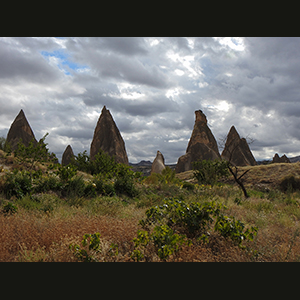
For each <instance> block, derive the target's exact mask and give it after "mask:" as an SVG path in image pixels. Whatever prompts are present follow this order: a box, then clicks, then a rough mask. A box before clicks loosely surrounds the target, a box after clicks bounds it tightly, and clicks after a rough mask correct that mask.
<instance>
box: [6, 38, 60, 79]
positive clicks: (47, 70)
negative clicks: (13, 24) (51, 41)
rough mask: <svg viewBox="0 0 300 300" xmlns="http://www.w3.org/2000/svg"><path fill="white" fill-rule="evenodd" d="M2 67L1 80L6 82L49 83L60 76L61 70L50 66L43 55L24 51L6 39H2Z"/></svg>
mask: <svg viewBox="0 0 300 300" xmlns="http://www.w3.org/2000/svg"><path fill="white" fill-rule="evenodd" d="M0 69H1V72H0V80H2V81H5V82H11V81H12V80H17V81H22V80H23V81H31V82H36V83H43V84H45V83H48V84H49V83H50V82H52V81H56V80H58V78H59V72H58V71H57V70H55V69H53V68H52V67H51V66H49V64H48V63H47V62H46V61H45V60H44V59H43V57H42V56H41V55H39V54H36V53H34V52H31V51H29V52H22V51H21V50H19V49H18V47H13V46H10V45H8V44H7V43H6V42H4V41H0ZM14 84H16V82H14Z"/></svg>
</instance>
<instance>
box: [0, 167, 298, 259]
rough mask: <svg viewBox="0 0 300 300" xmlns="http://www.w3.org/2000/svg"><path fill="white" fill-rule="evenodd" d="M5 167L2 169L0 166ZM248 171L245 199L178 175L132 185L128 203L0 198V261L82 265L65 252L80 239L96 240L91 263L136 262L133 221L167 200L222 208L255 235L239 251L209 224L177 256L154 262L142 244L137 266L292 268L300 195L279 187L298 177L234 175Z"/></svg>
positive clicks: (292, 170) (260, 172) (268, 171)
mask: <svg viewBox="0 0 300 300" xmlns="http://www.w3.org/2000/svg"><path fill="white" fill-rule="evenodd" d="M0 163H1V162H0ZM2 164H4V162H3V161H2ZM5 165H6V166H7V168H8V167H9V164H7V162H5ZM247 168H250V169H251V170H250V171H249V172H248V173H247V174H246V175H245V178H244V183H245V186H246V187H247V191H248V193H249V195H250V197H249V198H248V199H245V198H244V197H243V194H242V192H241V191H240V189H239V187H238V186H236V185H235V184H234V183H233V182H232V181H231V180H227V181H226V183H225V182H223V183H222V184H218V185H214V186H210V185H201V184H197V183H195V182H194V183H191V185H184V184H183V183H184V180H188V181H192V182H193V180H191V179H192V173H191V172H186V173H181V174H177V175H176V179H174V180H172V181H169V182H168V180H166V179H165V180H163V181H162V180H161V181H159V182H156V181H155V180H154V181H151V180H141V179H139V180H136V181H135V188H136V190H137V191H138V193H137V194H136V195H135V196H132V197H129V196H126V195H121V194H114V195H110V196H103V195H96V196H93V197H85V196H80V197H78V196H76V195H73V196H68V197H66V196H63V195H62V194H60V193H57V192H53V191H48V192H44V193H36V194H31V195H30V194H27V195H24V196H23V197H18V198H16V197H11V198H10V199H7V197H6V196H5V194H4V193H3V192H1V191H0V209H1V211H2V213H0V261H30V262H33V261H44V262H52V261H54V262H76V261H82V257H80V256H79V255H78V253H77V254H76V253H75V251H74V247H73V249H72V247H71V248H70V245H73V246H74V245H79V246H80V247H81V248H84V246H83V244H81V241H82V240H83V236H84V235H85V234H93V233H96V232H98V233H100V241H99V242H98V244H97V247H98V248H97V251H96V250H95V251H94V250H93V249H89V250H87V252H88V254H89V255H90V257H93V259H94V260H95V261H100V262H101V261H135V259H134V258H133V256H132V253H133V251H134V249H135V239H136V238H137V236H138V235H137V234H138V230H142V227H141V225H140V224H139V221H140V220H142V219H145V218H146V212H147V210H149V209H150V208H152V207H155V206H159V205H162V204H163V203H164V201H165V199H170V198H172V199H175V198H176V199H180V201H183V202H184V203H186V204H187V205H192V204H193V203H200V204H203V203H206V202H214V203H217V204H222V205H225V206H226V208H222V209H221V211H222V213H224V214H226V216H230V217H234V218H235V219H236V220H240V222H242V223H243V224H244V226H245V229H247V228H250V227H252V226H253V227H256V228H257V229H258V230H257V235H256V236H254V238H253V241H251V240H245V241H243V243H242V245H243V248H241V247H239V246H238V245H237V244H236V243H234V242H233V240H231V239H228V238H225V237H224V236H222V235H221V234H220V233H219V232H216V231H214V230H213V226H214V224H215V222H216V220H215V219H214V220H213V221H212V224H211V227H210V228H209V241H208V242H207V243H202V242H199V240H198V239H196V238H195V237H190V241H191V243H190V244H184V243H183V244H181V245H180V248H179V250H178V251H175V252H174V253H172V254H171V255H169V256H168V257H167V258H166V259H161V257H160V256H159V255H158V252H157V248H155V247H154V246H153V245H152V246H151V245H150V242H149V244H147V247H146V246H145V249H144V252H143V253H144V254H145V256H144V258H143V259H140V260H141V261H176V262H177V261H178V262H180V261H197V262H204V261H211V262H219V261H220V262H221V261H230V262H249V261H251V262H252V261H253V262H265V261H299V260H300V226H299V220H300V206H299V204H300V192H299V191H298V190H295V191H294V190H292V189H289V190H287V191H286V192H282V191H281V190H280V189H279V188H278V187H279V184H280V182H281V180H282V179H283V178H284V177H286V176H289V175H294V176H295V177H297V176H299V174H300V164H299V163H295V164H271V165H266V166H254V167H243V168H242V167H241V168H240V171H241V172H242V171H243V170H246V169H247ZM7 172H8V171H5V170H3V169H2V172H1V173H2V174H1V175H2V176H1V177H0V178H1V180H2V187H3V184H4V177H5V175H4V176H3V174H5V173H7ZM81 175H83V174H81ZM85 177H86V178H85V180H89V179H90V178H91V177H90V176H89V175H87V174H86V175H85ZM178 178H180V179H178ZM8 203H12V204H13V205H14V207H16V209H17V211H16V212H15V213H5V209H4V208H5V207H7V204H8ZM176 230H177V229H176V228H175V232H180V231H176ZM174 236H176V234H175V235H172V236H171V235H170V237H174ZM178 243H179V242H178ZM85 249H86V247H85Z"/></svg>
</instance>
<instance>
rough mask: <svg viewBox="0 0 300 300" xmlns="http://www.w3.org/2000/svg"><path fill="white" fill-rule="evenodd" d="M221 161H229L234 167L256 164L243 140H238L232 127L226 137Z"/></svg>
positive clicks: (237, 135) (238, 137)
mask: <svg viewBox="0 0 300 300" xmlns="http://www.w3.org/2000/svg"><path fill="white" fill-rule="evenodd" d="M221 157H222V159H225V160H227V161H230V163H231V164H233V165H234V166H255V165H257V162H256V160H255V158H254V156H253V154H252V152H251V150H250V148H249V145H248V143H247V141H246V139H245V138H240V136H239V134H238V132H237V131H236V129H235V127H234V126H232V127H231V128H230V131H229V133H228V135H227V140H226V143H225V148H224V150H223V152H222V154H221Z"/></svg>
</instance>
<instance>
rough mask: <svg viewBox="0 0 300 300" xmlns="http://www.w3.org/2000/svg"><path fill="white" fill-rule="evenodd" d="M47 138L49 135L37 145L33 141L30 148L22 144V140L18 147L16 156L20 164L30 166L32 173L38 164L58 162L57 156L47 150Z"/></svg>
mask: <svg viewBox="0 0 300 300" xmlns="http://www.w3.org/2000/svg"><path fill="white" fill-rule="evenodd" d="M47 136H48V133H46V134H45V135H44V136H43V137H42V138H41V139H40V140H39V142H38V143H36V144H35V143H34V142H33V140H31V141H30V143H29V145H28V147H26V146H25V145H24V144H23V143H22V139H20V141H19V143H18V147H17V149H16V150H15V156H16V157H17V159H18V160H19V162H20V163H23V164H24V163H27V164H29V170H30V171H31V170H33V167H34V164H35V163H37V162H39V163H43V162H47V161H52V162H56V161H57V158H56V156H55V154H54V153H49V150H48V148H47V145H48V144H46V143H45V139H46V137H47Z"/></svg>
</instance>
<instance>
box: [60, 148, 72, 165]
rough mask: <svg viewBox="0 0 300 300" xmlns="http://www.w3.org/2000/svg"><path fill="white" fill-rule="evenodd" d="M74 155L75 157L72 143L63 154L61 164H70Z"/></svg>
mask: <svg viewBox="0 0 300 300" xmlns="http://www.w3.org/2000/svg"><path fill="white" fill-rule="evenodd" d="M73 157H74V152H73V149H72V147H71V146H70V145H68V146H67V148H66V150H65V151H64V153H63V155H62V159H61V164H62V165H63V166H66V165H68V164H69V163H70V162H71V160H72V158H73Z"/></svg>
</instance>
